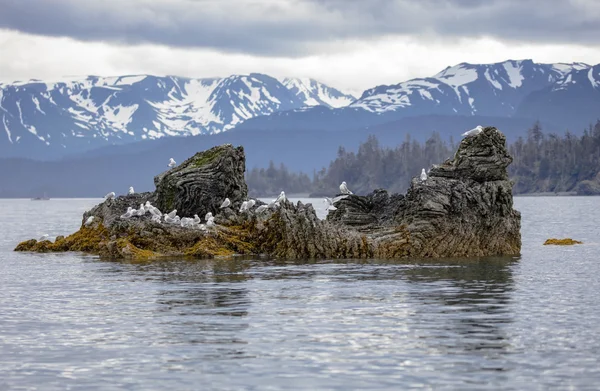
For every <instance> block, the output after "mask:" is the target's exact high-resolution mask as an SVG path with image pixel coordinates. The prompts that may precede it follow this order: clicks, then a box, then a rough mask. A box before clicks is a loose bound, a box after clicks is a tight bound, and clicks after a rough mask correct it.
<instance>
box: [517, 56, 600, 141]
mask: <svg viewBox="0 0 600 391" xmlns="http://www.w3.org/2000/svg"><path fill="white" fill-rule="evenodd" d="M516 115H517V116H521V117H530V118H545V119H546V120H547V121H552V122H557V123H564V124H565V125H566V126H567V128H568V129H569V130H571V131H576V132H577V131H579V130H580V129H583V128H585V127H587V126H588V125H590V124H591V123H592V122H595V121H596V120H598V119H600V64H598V65H595V66H593V67H589V68H579V69H575V70H573V71H571V72H569V73H567V74H566V75H565V77H563V78H562V79H560V80H558V81H557V82H556V83H554V84H553V85H551V86H548V87H546V88H544V89H542V90H539V91H535V92H533V93H531V94H529V95H528V96H527V97H525V99H524V100H523V102H521V105H520V106H519V108H518V110H517V112H516Z"/></svg>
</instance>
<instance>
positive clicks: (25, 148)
mask: <svg viewBox="0 0 600 391" xmlns="http://www.w3.org/2000/svg"><path fill="white" fill-rule="evenodd" d="M599 102H600V65H596V66H590V65H587V64H583V63H570V64H564V63H558V64H539V63H534V62H533V61H531V60H521V61H513V60H509V61H505V62H501V63H495V64H467V63H461V64H458V65H455V66H452V67H448V68H446V69H444V70H442V71H441V72H439V73H437V74H436V75H433V76H431V77H427V78H419V79H412V80H409V81H405V82H402V83H398V84H395V85H383V86H378V87H375V88H372V89H369V90H366V91H365V92H364V93H362V95H361V96H360V97H359V98H358V99H356V98H355V97H354V96H352V95H350V94H347V93H343V92H341V91H339V90H336V89H334V88H331V87H328V86H326V85H324V84H322V83H319V82H317V81H315V80H311V79H298V78H282V79H280V80H277V79H275V78H273V77H270V76H267V75H264V74H258V73H252V74H249V75H233V76H230V77H226V78H206V79H190V78H183V77H176V76H167V77H158V76H150V75H140V76H121V77H97V76H89V77H87V78H66V79H64V80H58V81H52V82H50V81H39V80H30V81H27V82H15V83H9V84H0V157H3V156H27V157H34V158H46V157H56V156H64V155H65V154H73V153H79V152H82V151H85V150H89V149H92V148H97V147H101V146H104V145H110V144H124V143H128V142H132V141H140V140H151V139H160V138H164V137H168V136H189V135H200V134H218V133H222V132H224V131H228V130H230V129H233V128H236V130H239V131H240V133H243V132H246V131H254V130H261V131H264V130H268V131H271V132H274V131H289V132H301V131H308V130H313V131H315V130H316V131H324V130H337V131H344V130H358V129H373V128H375V127H377V128H378V129H379V128H382V127H386V126H387V127H388V128H390V129H397V127H396V125H394V124H395V121H401V120H404V119H410V118H417V117H423V116H438V118H437V119H436V120H435V121H433V122H431V121H429V122H428V121H421V122H420V123H437V124H441V123H442V122H443V123H445V124H446V125H440V126H438V125H436V126H434V127H431V126H429V125H428V126H427V128H426V129H420V128H419V130H418V131H421V132H426V133H428V134H430V133H431V132H432V131H434V130H438V129H441V128H443V127H450V124H449V122H452V121H454V122H456V121H458V122H456V123H459V122H460V123H461V126H462V125H463V124H464V119H465V118H472V119H473V121H476V120H477V119H476V118H485V119H486V120H485V121H488V122H490V121H491V122H498V119H505V118H511V119H518V120H521V119H522V120H524V121H525V122H527V121H531V122H532V123H533V121H534V120H536V119H539V120H541V121H542V122H545V123H550V124H552V125H553V126H554V128H555V129H554V131H559V132H560V131H564V130H565V129H567V128H569V129H571V130H575V131H578V130H580V129H583V127H585V126H587V125H588V124H589V123H590V122H595V121H596V119H598V117H600V103H599ZM442 117H443V119H442ZM459 118H462V119H459ZM461 121H462V122H461ZM409 122H411V121H408V122H406V123H409ZM413 122H414V121H413ZM517 122H519V121H517ZM399 123H400V122H398V124H399ZM519 123H521V122H519ZM386 124H387V125H386ZM388 125H389V126H388ZM407 126H408V125H407ZM519 126H520V125H519ZM405 130H406V129H405ZM413 131H414V130H413ZM523 131H525V129H523Z"/></svg>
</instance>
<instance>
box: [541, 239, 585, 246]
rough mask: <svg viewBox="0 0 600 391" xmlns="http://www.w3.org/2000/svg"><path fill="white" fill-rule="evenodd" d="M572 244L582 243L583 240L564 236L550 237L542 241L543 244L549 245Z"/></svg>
mask: <svg viewBox="0 0 600 391" xmlns="http://www.w3.org/2000/svg"><path fill="white" fill-rule="evenodd" d="M574 244H583V242H580V241H578V240H574V239H571V238H565V239H556V238H552V239H548V240H546V241H545V242H544V246H549V245H554V246H572V245H574Z"/></svg>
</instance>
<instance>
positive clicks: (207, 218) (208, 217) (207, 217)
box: [204, 212, 214, 221]
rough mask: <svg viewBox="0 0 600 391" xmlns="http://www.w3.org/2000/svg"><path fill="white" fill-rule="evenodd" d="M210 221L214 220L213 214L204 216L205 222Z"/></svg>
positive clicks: (209, 213)
mask: <svg viewBox="0 0 600 391" xmlns="http://www.w3.org/2000/svg"><path fill="white" fill-rule="evenodd" d="M210 219H214V217H213V215H212V213H211V212H208V213H207V214H206V215H204V220H206V221H208V220H210Z"/></svg>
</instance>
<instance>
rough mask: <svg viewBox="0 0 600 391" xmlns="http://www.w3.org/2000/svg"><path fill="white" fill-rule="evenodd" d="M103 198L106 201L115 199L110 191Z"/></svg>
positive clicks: (113, 193)
mask: <svg viewBox="0 0 600 391" xmlns="http://www.w3.org/2000/svg"><path fill="white" fill-rule="evenodd" d="M104 198H105V199H107V200H112V199H113V198H115V192H114V191H111V192H110V193H108V194H107V195H105V196H104Z"/></svg>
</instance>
